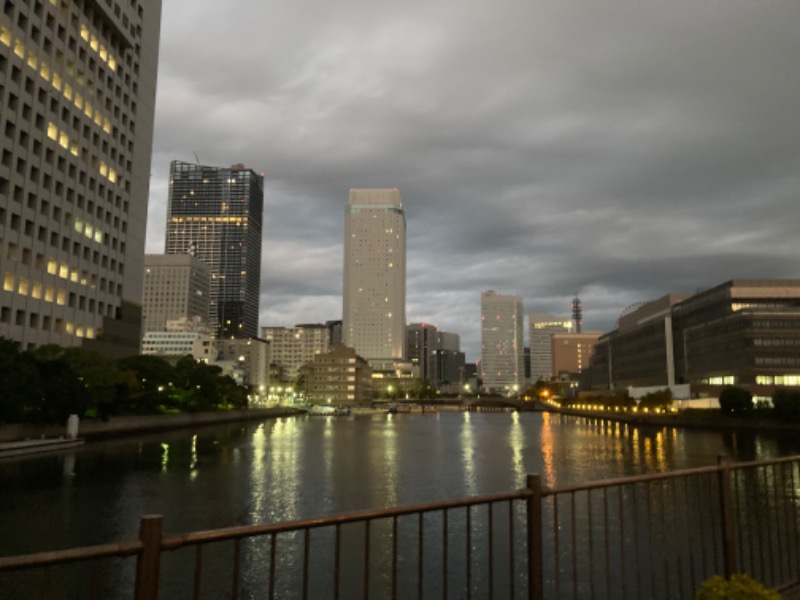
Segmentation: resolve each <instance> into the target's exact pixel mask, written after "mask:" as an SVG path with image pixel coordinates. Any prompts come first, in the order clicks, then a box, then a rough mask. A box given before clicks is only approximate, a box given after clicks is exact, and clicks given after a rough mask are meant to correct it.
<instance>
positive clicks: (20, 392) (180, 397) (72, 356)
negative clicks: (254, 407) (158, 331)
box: [0, 337, 247, 423]
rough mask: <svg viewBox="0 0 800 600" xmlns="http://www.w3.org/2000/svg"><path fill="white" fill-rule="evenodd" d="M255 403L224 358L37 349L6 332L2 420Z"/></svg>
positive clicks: (1, 348)
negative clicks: (227, 372) (110, 356)
mask: <svg viewBox="0 0 800 600" xmlns="http://www.w3.org/2000/svg"><path fill="white" fill-rule="evenodd" d="M246 406H247V391H246V390H245V389H244V388H242V387H240V386H237V385H236V382H235V381H234V380H233V379H232V378H231V377H228V376H223V375H222V369H220V368H219V367H217V366H212V365H207V364H205V363H202V362H197V361H196V360H194V358H193V357H191V356H184V357H182V358H181V359H179V360H178V362H177V363H176V364H175V365H174V366H173V365H171V364H170V363H168V362H167V361H165V360H163V359H161V358H158V357H155V356H131V357H128V358H124V359H121V360H117V361H110V360H106V358H105V357H103V356H102V355H101V354H99V353H97V352H93V351H89V350H84V349H83V348H62V347H60V346H56V345H46V346H41V347H39V348H37V349H36V350H34V351H32V352H25V351H21V350H20V347H19V343H17V342H14V341H11V340H8V339H5V338H2V337H0V423H59V422H63V421H64V420H65V419H66V418H67V417H68V416H69V415H70V414H73V413H74V414H77V415H79V416H81V417H84V418H100V419H108V418H110V417H111V416H113V415H117V414H157V413H169V412H198V411H207V410H227V409H231V408H244V407H246Z"/></svg>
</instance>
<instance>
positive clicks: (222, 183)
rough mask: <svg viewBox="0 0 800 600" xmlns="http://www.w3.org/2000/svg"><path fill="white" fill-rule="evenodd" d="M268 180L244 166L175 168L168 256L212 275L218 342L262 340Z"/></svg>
mask: <svg viewBox="0 0 800 600" xmlns="http://www.w3.org/2000/svg"><path fill="white" fill-rule="evenodd" d="M263 208H264V176H263V175H258V174H256V173H255V172H254V171H253V170H252V169H248V168H246V167H245V166H244V165H234V166H232V167H230V168H222V167H207V166H203V165H197V164H192V163H185V162H181V161H177V160H176V161H173V162H172V163H171V164H170V179H169V206H168V209H167V211H168V212H167V232H166V252H167V254H193V255H194V256H197V258H199V259H200V260H202V261H203V262H204V263H206V264H207V265H208V266H209V268H210V269H211V289H210V295H211V298H210V303H209V313H208V322H209V325H210V327H211V331H212V332H213V333H214V334H216V335H217V336H218V337H245V338H246V337H256V336H257V335H258V307H259V296H260V291H259V287H260V285H261V223H262V212H263Z"/></svg>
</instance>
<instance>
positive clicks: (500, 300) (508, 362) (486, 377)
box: [481, 290, 525, 394]
mask: <svg viewBox="0 0 800 600" xmlns="http://www.w3.org/2000/svg"><path fill="white" fill-rule="evenodd" d="M523 329H524V328H523V316H522V300H521V299H520V298H519V297H518V296H516V295H515V294H511V295H504V294H499V293H498V292H495V291H492V290H489V291H486V292H481V338H482V340H481V341H482V346H481V348H482V352H481V377H482V378H483V386H484V388H486V389H487V390H489V391H492V392H500V393H507V394H514V393H518V392H521V391H523V390H522V387H523V385H524V383H525V372H524V369H525V363H524V361H525V353H524V350H525V348H524V346H525V344H524V339H523Z"/></svg>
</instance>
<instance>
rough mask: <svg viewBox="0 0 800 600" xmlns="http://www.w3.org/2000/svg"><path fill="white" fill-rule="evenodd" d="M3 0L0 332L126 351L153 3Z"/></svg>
mask: <svg viewBox="0 0 800 600" xmlns="http://www.w3.org/2000/svg"><path fill="white" fill-rule="evenodd" d="M3 4H4V7H3V10H2V12H0V130H2V131H3V132H4V135H0V279H2V286H1V287H0V336H3V337H7V338H11V339H13V340H16V341H18V342H20V343H21V345H22V348H23V349H25V350H28V349H32V348H35V347H37V346H41V345H43V344H58V345H60V346H64V347H70V346H83V347H86V348H90V349H93V350H97V351H100V352H102V353H103V354H104V355H106V356H109V357H120V356H126V355H132V354H138V352H139V346H140V342H141V301H142V274H143V270H144V265H143V261H144V245H145V225H146V221H147V202H148V194H149V185H150V160H151V153H152V140H153V113H154V105H155V92H156V73H157V70H158V47H159V33H160V28H161V1H160V0H150V1H148V2H144V1H142V0H131V1H130V2H114V3H111V2H100V1H98V0H85V1H84V2H67V1H66V0H41V1H37V2H22V1H14V2H4V3H3Z"/></svg>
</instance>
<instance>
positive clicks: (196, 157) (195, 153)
mask: <svg viewBox="0 0 800 600" xmlns="http://www.w3.org/2000/svg"><path fill="white" fill-rule="evenodd" d="M192 154H194V161H195V162H196V163H197V164H198V165H199V164H200V157H199V156H197V152H196V151H195V150H192Z"/></svg>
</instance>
